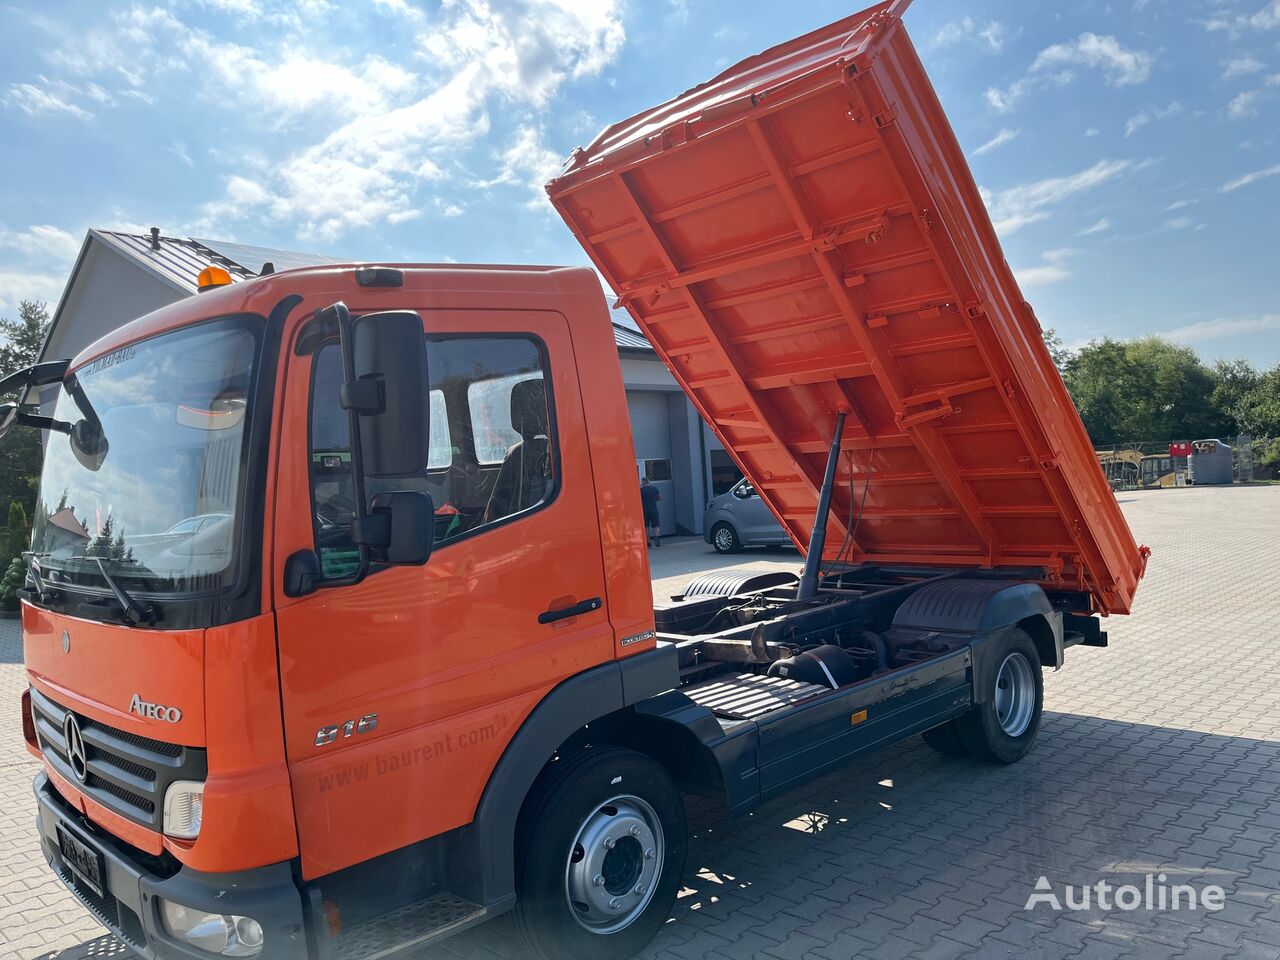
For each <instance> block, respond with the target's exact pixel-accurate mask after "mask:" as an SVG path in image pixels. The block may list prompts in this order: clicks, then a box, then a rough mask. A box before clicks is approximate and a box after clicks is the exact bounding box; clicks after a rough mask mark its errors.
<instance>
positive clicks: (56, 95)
mask: <svg viewBox="0 0 1280 960" xmlns="http://www.w3.org/2000/svg"><path fill="white" fill-rule="evenodd" d="M78 93H79V91H78V90H77V89H76V88H75V87H73V86H71V85H70V84H68V83H61V82H57V81H50V80H48V79H47V78H45V77H38V78H37V82H35V83H11V84H9V92H8V93H6V94H5V96H4V99H3V103H4V105H5V106H7V107H16V108H17V109H19V110H21V111H22V112H23V113H25V114H28V115H29V116H32V117H38V116H41V115H43V114H58V113H65V114H69V115H70V116H73V117H75V118H76V119H78V120H89V119H91V118H92V117H93V114H92V113H91V112H90V111H88V110H86V109H84V108H83V107H81V106H78V105H77V104H75V103H73V102H72V97H74V96H76V95H77V94H78Z"/></svg>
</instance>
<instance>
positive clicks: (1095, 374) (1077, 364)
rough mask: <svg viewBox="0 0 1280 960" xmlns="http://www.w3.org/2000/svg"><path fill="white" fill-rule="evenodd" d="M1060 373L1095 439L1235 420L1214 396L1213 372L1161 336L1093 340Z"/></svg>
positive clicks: (1170, 435) (1220, 428)
mask: <svg viewBox="0 0 1280 960" xmlns="http://www.w3.org/2000/svg"><path fill="white" fill-rule="evenodd" d="M1064 379H1065V380H1066V382H1067V389H1068V390H1069V391H1070V392H1071V396H1072V399H1073V400H1074V401H1075V404H1076V407H1077V409H1079V411H1080V417H1081V419H1082V420H1084V424H1085V428H1086V429H1087V430H1088V431H1089V436H1090V437H1092V438H1093V441H1094V443H1095V444H1098V445H1100V446H1107V445H1111V444H1114V443H1130V442H1134V441H1152V440H1159V441H1165V440H1189V439H1196V438H1205V437H1214V436H1231V435H1233V434H1234V433H1235V429H1234V427H1235V420H1234V419H1233V418H1232V417H1231V416H1230V415H1229V414H1226V413H1225V412H1224V411H1223V410H1222V409H1221V408H1220V407H1219V406H1217V405H1216V404H1215V403H1214V391H1215V389H1217V388H1218V386H1219V379H1218V377H1217V375H1216V371H1215V370H1211V369H1210V368H1208V367H1206V366H1205V365H1204V364H1203V363H1202V362H1201V361H1200V358H1199V357H1198V356H1196V352H1195V351H1194V350H1192V349H1191V348H1190V347H1187V346H1183V345H1181V344H1176V343H1172V342H1170V341H1168V340H1164V339H1161V338H1160V337H1146V338H1144V339H1141V340H1128V341H1121V340H1112V339H1111V338H1110V337H1107V338H1105V339H1103V340H1094V341H1092V342H1091V343H1089V344H1088V345H1087V346H1086V347H1084V348H1083V349H1081V350H1080V351H1079V352H1078V353H1077V354H1075V356H1073V357H1072V358H1071V359H1070V360H1069V361H1068V363H1067V369H1066V371H1065V372H1064Z"/></svg>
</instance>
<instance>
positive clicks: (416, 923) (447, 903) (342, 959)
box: [333, 893, 488, 960]
mask: <svg viewBox="0 0 1280 960" xmlns="http://www.w3.org/2000/svg"><path fill="white" fill-rule="evenodd" d="M487 913H488V911H486V910H485V909H484V907H482V906H480V905H479V904H476V903H472V902H471V901H469V900H463V899H462V898H461V897H455V896H454V895H453V894H451V893H438V894H436V895H435V896H433V897H428V898H427V899H426V900H422V901H419V902H418V903H411V904H409V905H408V906H406V907H401V908H400V909H398V910H392V911H391V912H390V913H385V914H383V915H382V916H380V917H374V918H373V919H372V920H367V921H365V922H364V923H361V924H358V925H356V926H354V927H352V928H350V929H349V930H343V931H342V933H340V934H338V935H337V936H336V937H335V938H334V939H333V960H381V958H383V957H395V956H400V955H401V954H404V953H405V952H407V951H410V950H417V949H420V948H422V947H424V946H426V945H427V944H429V943H432V942H434V941H436V940H439V939H441V938H443V937H446V936H449V935H450V934H453V933H456V932H457V931H459V930H461V929H462V928H463V927H469V926H471V925H472V924H473V923H479V922H480V921H481V920H483V919H484V918H485V916H486V915H487Z"/></svg>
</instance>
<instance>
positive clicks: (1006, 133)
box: [973, 127, 1018, 157]
mask: <svg viewBox="0 0 1280 960" xmlns="http://www.w3.org/2000/svg"><path fill="white" fill-rule="evenodd" d="M1017 136H1018V131H1017V130H1010V129H1009V128H1008V127H1005V128H1004V129H1002V130H1001V131H1000V132H999V133H997V134H996V135H995V136H994V137H992V138H991V139H990V140H988V141H987V142H986V143H984V144H983V145H982V146H980V147H978V148H977V149H976V150H974V151H973V153H974V155H975V156H978V157H981V156H985V155H986V154H988V153H990V152H991V151H992V150H997V149H999V148H1000V147H1003V146H1004V145H1005V144H1006V143H1008V142H1009V141H1010V140H1013V139H1014V138H1015V137H1017Z"/></svg>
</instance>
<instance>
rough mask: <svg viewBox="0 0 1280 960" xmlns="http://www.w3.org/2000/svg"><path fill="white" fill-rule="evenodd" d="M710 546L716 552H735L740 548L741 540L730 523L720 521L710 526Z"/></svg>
mask: <svg viewBox="0 0 1280 960" xmlns="http://www.w3.org/2000/svg"><path fill="white" fill-rule="evenodd" d="M711 546H713V547H715V550H716V553H737V552H738V551H739V550H741V549H742V541H741V540H740V539H739V538H738V531H737V530H735V529H733V525H732V524H728V523H725V522H723V521H721V522H720V523H717V524H716V525H715V526H714V527H712V528H711Z"/></svg>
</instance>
